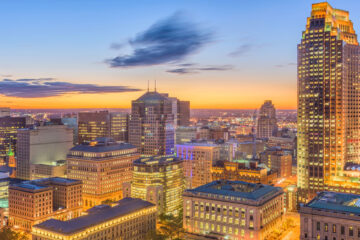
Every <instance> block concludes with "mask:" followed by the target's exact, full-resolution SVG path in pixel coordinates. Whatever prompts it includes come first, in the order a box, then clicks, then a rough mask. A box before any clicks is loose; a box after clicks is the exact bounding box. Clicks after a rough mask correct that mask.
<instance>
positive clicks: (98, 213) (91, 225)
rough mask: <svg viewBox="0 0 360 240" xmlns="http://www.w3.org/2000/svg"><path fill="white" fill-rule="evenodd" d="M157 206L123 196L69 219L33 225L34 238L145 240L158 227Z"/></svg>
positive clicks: (40, 239) (47, 239)
mask: <svg viewBox="0 0 360 240" xmlns="http://www.w3.org/2000/svg"><path fill="white" fill-rule="evenodd" d="M156 215H157V214H156V206H155V205H154V204H152V203H150V202H146V201H143V200H141V199H133V198H124V199H122V200H120V201H119V202H117V203H114V204H112V206H108V205H99V206H96V207H93V208H91V209H89V210H88V211H87V214H86V215H85V216H81V217H78V218H75V219H72V220H68V221H59V220H55V219H51V220H48V221H45V222H43V223H40V224H38V225H36V226H34V227H33V231H32V239H33V240H58V239H62V240H73V239H77V240H90V239H91V240H106V239H108V240H110V239H111V240H113V239H114V240H115V239H121V240H144V239H146V236H147V234H148V233H149V232H153V231H155V229H156Z"/></svg>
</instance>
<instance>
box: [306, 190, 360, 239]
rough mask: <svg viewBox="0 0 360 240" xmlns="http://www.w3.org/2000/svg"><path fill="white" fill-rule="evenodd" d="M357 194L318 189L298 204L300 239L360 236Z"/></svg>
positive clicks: (354, 237)
mask: <svg viewBox="0 0 360 240" xmlns="http://www.w3.org/2000/svg"><path fill="white" fill-rule="evenodd" d="M359 198H360V195H356V194H349V193H336V192H320V193H318V194H317V196H316V197H315V198H314V199H312V200H311V201H310V202H308V203H306V204H305V205H302V206H301V207H300V239H301V240H310V239H328V240H334V239H360V210H359Z"/></svg>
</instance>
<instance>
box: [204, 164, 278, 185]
mask: <svg viewBox="0 0 360 240" xmlns="http://www.w3.org/2000/svg"><path fill="white" fill-rule="evenodd" d="M211 172H212V180H213V181H215V180H230V181H244V182H250V183H262V184H273V183H274V182H275V180H276V178H277V172H274V171H268V170H267V169H266V168H263V167H260V166H258V164H257V162H250V163H249V164H247V162H230V161H218V162H216V164H215V165H214V166H213V167H212V169H211Z"/></svg>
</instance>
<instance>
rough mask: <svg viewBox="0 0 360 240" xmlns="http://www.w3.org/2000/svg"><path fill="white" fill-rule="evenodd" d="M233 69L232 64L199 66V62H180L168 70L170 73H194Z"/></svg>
mask: <svg viewBox="0 0 360 240" xmlns="http://www.w3.org/2000/svg"><path fill="white" fill-rule="evenodd" d="M231 69H233V66H232V65H212V66H198V65H197V64H187V63H185V64H179V65H178V66H177V67H176V68H173V69H170V70H167V71H166V72H168V73H176V74H193V73H199V72H203V71H227V70H231Z"/></svg>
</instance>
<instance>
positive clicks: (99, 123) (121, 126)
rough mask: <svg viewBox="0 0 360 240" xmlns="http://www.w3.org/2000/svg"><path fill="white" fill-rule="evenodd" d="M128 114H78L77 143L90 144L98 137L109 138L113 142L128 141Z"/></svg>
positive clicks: (102, 112)
mask: <svg viewBox="0 0 360 240" xmlns="http://www.w3.org/2000/svg"><path fill="white" fill-rule="evenodd" d="M128 120H129V114H127V113H120V112H111V113H110V112H109V111H98V112H80V113H79V114H78V143H79V144H81V143H83V142H90V141H92V140H94V139H95V138H99V137H111V138H112V139H114V140H115V141H122V142H127V141H128Z"/></svg>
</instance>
